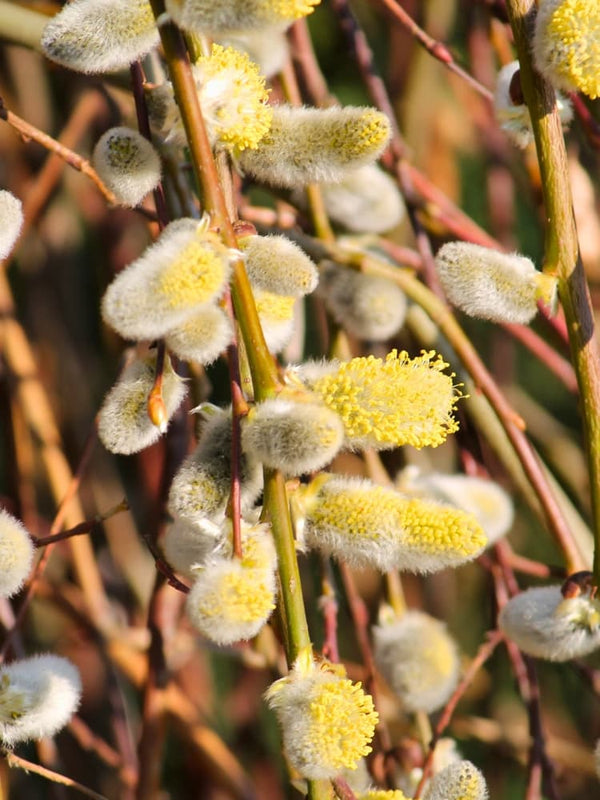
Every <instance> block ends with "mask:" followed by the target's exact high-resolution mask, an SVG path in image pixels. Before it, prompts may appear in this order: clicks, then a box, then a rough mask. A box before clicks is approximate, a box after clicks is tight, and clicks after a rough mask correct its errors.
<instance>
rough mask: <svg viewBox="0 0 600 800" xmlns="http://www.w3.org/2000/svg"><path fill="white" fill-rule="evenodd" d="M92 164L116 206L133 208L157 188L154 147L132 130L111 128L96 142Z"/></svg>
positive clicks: (157, 176) (157, 167)
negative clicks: (110, 192)
mask: <svg viewBox="0 0 600 800" xmlns="http://www.w3.org/2000/svg"><path fill="white" fill-rule="evenodd" d="M92 164H93V166H94V168H95V170H96V172H97V173H98V175H99V176H100V178H102V180H103V181H104V183H105V184H106V185H107V186H108V188H109V189H110V190H111V191H112V192H113V194H114V195H115V197H116V198H117V202H118V203H119V204H120V205H123V206H129V207H130V208H133V207H135V206H137V205H139V204H140V203H141V202H142V200H143V199H144V197H145V196H146V195H147V194H148V192H151V191H152V190H153V189H155V188H156V187H157V186H158V183H159V181H160V173H161V164H160V156H159V155H158V152H157V151H156V150H155V149H154V147H153V146H152V144H151V143H150V142H149V141H148V140H147V139H146V138H145V137H144V136H142V134H141V133H139V132H138V131H135V130H133V129H132V128H126V127H123V126H121V127H117V128H110V129H109V130H107V131H106V132H105V133H103V134H102V136H101V137H100V139H99V140H98V141H97V142H96V146H95V147H94V152H93V155H92Z"/></svg>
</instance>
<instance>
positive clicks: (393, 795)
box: [358, 789, 410, 800]
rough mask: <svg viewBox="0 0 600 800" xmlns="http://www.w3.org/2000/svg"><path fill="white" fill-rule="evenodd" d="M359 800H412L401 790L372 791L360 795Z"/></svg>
mask: <svg viewBox="0 0 600 800" xmlns="http://www.w3.org/2000/svg"><path fill="white" fill-rule="evenodd" d="M358 800H410V798H408V797H407V796H406V795H405V794H404V792H402V791H400V789H371V791H369V792H365V793H364V794H360V795H358Z"/></svg>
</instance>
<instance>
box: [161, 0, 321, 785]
mask: <svg viewBox="0 0 600 800" xmlns="http://www.w3.org/2000/svg"><path fill="white" fill-rule="evenodd" d="M150 3H151V6H152V11H153V13H154V16H155V17H156V19H157V20H159V19H161V20H162V19H164V17H162V15H163V14H164V11H165V7H164V0H150ZM159 30H160V37H161V42H162V45H163V50H164V53H165V59H166V61H167V64H168V67H169V74H170V78H171V82H172V85H173V92H174V95H175V99H176V101H177V105H178V106H179V111H180V114H181V118H182V120H183V125H184V129H185V132H186V136H187V142H188V147H189V152H190V159H191V162H192V166H193V169H194V174H195V176H196V180H197V183H198V187H199V189H200V195H201V197H202V199H203V202H204V207H205V209H206V211H208V212H209V213H210V214H211V217H212V222H213V225H214V226H216V227H217V228H218V229H219V231H220V234H221V236H222V238H223V241H224V242H225V243H226V244H227V245H228V246H229V247H231V248H237V241H236V237H235V233H234V230H233V226H232V223H231V219H230V217H229V214H228V210H227V204H226V202H225V197H224V194H223V191H222V187H221V183H220V181H219V175H218V170H217V167H216V164H215V160H214V158H213V154H212V148H211V146H210V142H209V139H208V135H207V132H206V126H205V124H204V119H203V117H202V112H201V109H200V106H199V103H198V95H197V92H196V86H195V81H194V78H193V75H192V72H191V65H190V60H189V57H188V53H187V50H186V46H185V42H184V39H183V37H182V35H181V33H180V31H179V30H178V29H177V28H176V27H175V25H173V23H171V22H169V21H167V22H164V23H162V24H161V25H160V26H159ZM231 299H232V301H233V308H234V312H235V316H236V319H237V321H238V324H239V327H240V333H241V336H242V340H243V343H244V346H245V350H246V353H247V356H248V363H249V365H250V372H251V374H252V382H253V386H254V394H255V398H256V400H257V401H259V402H260V401H261V400H264V399H266V398H268V397H270V396H272V395H273V394H275V393H276V392H277V390H278V388H279V377H278V374H277V368H276V364H275V361H274V360H273V357H272V356H271V354H270V352H269V350H268V348H267V345H266V343H265V339H264V336H263V332H262V328H261V325H260V321H259V319H258V314H257V312H256V305H255V303H254V296H253V294H252V289H251V287H250V282H249V281H248V276H247V275H246V270H245V267H244V262H243V260H242V259H237V260H236V262H235V263H234V266H233V277H232V280H231ZM264 505H265V508H266V510H267V513H268V516H269V519H270V521H271V525H272V531H273V538H274V540H275V547H276V549H277V555H278V561H279V576H280V582H281V597H282V605H283V612H284V616H285V622H286V626H287V659H288V663H289V664H290V665H291V664H292V663H293V661H294V660H295V659H296V657H297V656H298V654H299V653H300V652H301V651H302V650H303V649H305V648H307V647H310V646H311V642H310V635H309V631H308V624H307V621H306V612H305V609H304V602H303V597H302V584H301V582H300V574H299V571H298V562H297V558H296V549H295V542H294V531H293V528H292V523H291V519H290V511H289V503H288V498H287V493H286V488H285V483H284V480H283V476H282V475H281V473H280V472H278V471H274V470H265V490H264ZM329 795H330V790H329V784H328V782H324V781H308V796H309V797H310V798H311V800H326V798H328V797H329Z"/></svg>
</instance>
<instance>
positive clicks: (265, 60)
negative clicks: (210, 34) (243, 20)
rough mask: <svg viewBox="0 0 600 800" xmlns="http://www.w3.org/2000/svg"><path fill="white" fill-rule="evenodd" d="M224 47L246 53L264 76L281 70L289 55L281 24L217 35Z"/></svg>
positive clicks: (267, 76)
mask: <svg viewBox="0 0 600 800" xmlns="http://www.w3.org/2000/svg"><path fill="white" fill-rule="evenodd" d="M216 38H217V41H218V42H219V44H222V45H223V46H224V47H234V48H235V49H236V50H241V51H242V52H244V53H247V54H248V56H249V57H250V58H251V59H252V61H254V63H255V64H258V67H259V69H260V71H261V73H262V74H263V75H264V76H265V78H271V77H272V76H273V75H275V74H277V73H278V72H281V70H282V69H283V67H284V65H285V63H286V61H287V60H288V57H289V53H290V51H289V46H288V41H287V36H286V35H285V32H284V31H282V30H281V25H271V26H269V27H265V28H260V29H258V30H255V31H244V32H242V31H238V32H236V33H232V34H223V35H221V36H217V37H216Z"/></svg>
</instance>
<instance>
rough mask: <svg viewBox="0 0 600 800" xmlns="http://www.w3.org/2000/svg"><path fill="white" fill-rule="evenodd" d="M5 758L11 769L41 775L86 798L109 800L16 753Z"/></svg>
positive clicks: (5, 755) (6, 753) (8, 753)
mask: <svg viewBox="0 0 600 800" xmlns="http://www.w3.org/2000/svg"><path fill="white" fill-rule="evenodd" d="M4 758H5V759H6V763H7V764H8V766H9V767H13V768H16V769H22V770H24V771H25V772H33V773H34V774H35V775H40V776H41V777H42V778H46V780H49V781H51V782H52V783H58V784H61V785H62V786H68V787H69V788H70V789H75V790H76V791H78V792H80V793H81V794H83V795H85V796H86V797H91V798H93V800H108V798H107V797H105V796H104V795H103V794H99V793H98V792H95V791H94V790H93V789H88V787H87V786H84V785H83V784H82V783H79V782H78V781H75V780H73V778H67V776H66V775H61V774H60V773H59V772H54V770H52V769H48V768H47V767H42V766H41V765H40V764H34V762H33V761H28V760H27V759H26V758H21V756H17V755H15V754H14V753H10V752H5V753H4Z"/></svg>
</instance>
